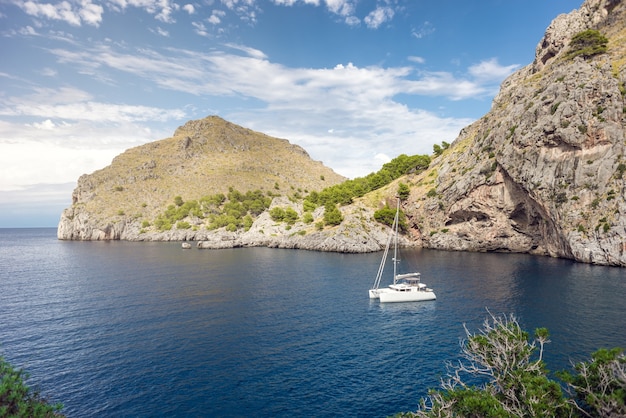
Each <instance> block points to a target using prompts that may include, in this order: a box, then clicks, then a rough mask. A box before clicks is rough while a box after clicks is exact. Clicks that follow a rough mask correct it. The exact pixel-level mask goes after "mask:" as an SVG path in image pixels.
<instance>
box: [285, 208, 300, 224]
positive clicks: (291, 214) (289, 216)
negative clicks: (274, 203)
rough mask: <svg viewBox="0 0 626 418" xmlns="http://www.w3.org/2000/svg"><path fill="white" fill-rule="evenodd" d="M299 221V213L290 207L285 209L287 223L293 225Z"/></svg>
mask: <svg viewBox="0 0 626 418" xmlns="http://www.w3.org/2000/svg"><path fill="white" fill-rule="evenodd" d="M297 220H298V212H296V211H295V210H294V209H293V208H291V207H289V208H287V209H285V222H287V223H288V224H289V225H293V224H295V223H296V221H297Z"/></svg>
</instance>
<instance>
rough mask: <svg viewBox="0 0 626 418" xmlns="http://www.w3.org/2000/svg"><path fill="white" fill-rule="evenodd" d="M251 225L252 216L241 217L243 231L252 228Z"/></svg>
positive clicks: (252, 221)
mask: <svg viewBox="0 0 626 418" xmlns="http://www.w3.org/2000/svg"><path fill="white" fill-rule="evenodd" d="M253 223H254V219H252V216H250V215H246V216H244V217H243V229H244V230H245V231H249V230H250V228H252V224H253Z"/></svg>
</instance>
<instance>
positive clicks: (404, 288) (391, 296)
mask: <svg viewBox="0 0 626 418" xmlns="http://www.w3.org/2000/svg"><path fill="white" fill-rule="evenodd" d="M399 213H400V200H398V205H397V208H396V216H395V218H394V220H393V225H392V226H391V229H392V231H393V233H392V234H391V235H390V236H389V240H388V241H387V245H386V246H385V252H384V253H383V258H382V260H381V262H380V266H379V267H378V273H377V274H376V279H375V280H374V286H372V288H371V289H370V290H369V296H370V299H378V300H380V301H381V302H418V301H424V300H435V299H437V296H435V292H434V291H433V289H430V288H429V287H427V286H426V285H425V284H424V283H422V282H421V275H420V273H405V274H397V265H398V216H399ZM392 239H393V241H394V251H393V284H390V285H389V287H383V288H381V287H379V286H380V280H381V278H382V275H383V270H384V269H385V261H386V260H387V256H388V254H389V247H390V246H391V241H392Z"/></svg>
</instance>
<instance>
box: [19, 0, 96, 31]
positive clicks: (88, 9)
mask: <svg viewBox="0 0 626 418" xmlns="http://www.w3.org/2000/svg"><path fill="white" fill-rule="evenodd" d="M16 4H17V5H18V6H19V7H20V8H21V9H22V10H24V12H25V13H26V14H28V15H31V16H35V17H39V18H45V19H51V20H61V21H64V22H66V23H68V24H70V25H72V26H81V24H82V23H83V22H84V23H86V24H88V25H92V26H96V27H97V26H99V25H100V22H102V13H103V12H104V9H103V8H102V6H100V5H98V4H94V3H92V2H91V1H90V0H80V1H78V2H69V1H67V0H63V1H61V2H59V3H56V4H51V3H39V2H35V1H32V0H27V1H18V2H17V3H16Z"/></svg>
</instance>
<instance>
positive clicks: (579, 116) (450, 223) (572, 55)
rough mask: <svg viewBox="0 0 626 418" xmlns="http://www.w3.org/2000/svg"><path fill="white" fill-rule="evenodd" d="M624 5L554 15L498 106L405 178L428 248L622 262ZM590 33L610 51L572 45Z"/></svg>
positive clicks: (625, 221)
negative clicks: (601, 39) (423, 167)
mask: <svg viewBox="0 0 626 418" xmlns="http://www.w3.org/2000/svg"><path fill="white" fill-rule="evenodd" d="M625 9H626V7H625V5H624V2H623V1H611V0H588V1H586V2H585V3H584V4H583V5H582V7H581V8H580V9H579V10H576V11H574V12H572V13H571V14H568V15H561V16H559V17H557V18H556V19H555V20H554V21H553V22H552V24H551V25H550V27H549V28H548V29H547V31H546V34H545V36H544V38H543V39H542V40H541V41H540V42H539V44H538V46H537V49H536V58H535V60H534V62H533V63H532V64H530V65H528V66H526V67H525V68H523V69H521V70H520V71H518V72H516V73H515V74H513V75H512V76H510V77H509V78H508V79H507V80H506V81H505V82H504V83H503V84H502V86H501V90H500V92H499V94H498V95H497V97H496V98H495V100H494V101H493V105H492V109H491V111H490V112H489V113H488V114H487V115H485V116H484V117H483V118H481V119H480V120H478V121H477V122H475V123H474V124H472V125H471V126H468V127H466V128H465V129H463V131H462V132H461V134H460V135H459V137H458V138H457V139H456V141H454V143H453V144H452V146H451V147H450V148H449V149H448V150H446V151H445V152H444V153H443V154H442V155H441V156H440V157H438V158H437V159H435V160H434V161H433V163H432V164H431V167H430V169H429V171H428V172H426V173H424V174H423V175H421V176H419V177H415V178H412V179H410V185H411V186H412V193H411V197H410V199H409V201H408V202H407V203H406V205H405V210H406V211H407V213H408V214H410V216H411V221H412V226H413V232H414V236H415V239H416V240H417V241H418V242H419V243H420V244H421V245H423V246H425V247H430V248H438V249H446V250H468V251H506V252H526V253H532V254H541V255H549V256H555V257H565V258H570V259H575V260H578V261H583V262H588V263H596V264H606V265H616V266H626V216H625V215H626V202H625V200H624V186H625V183H624V182H625V180H626V177H625V176H624V171H626V157H625V148H626V147H625V140H626V137H625V126H626V102H625V96H626V88H625V82H626V54H625V51H626V25H625V23H624V22H626V12H625ZM588 29H592V30H593V31H592V32H588V33H587V35H588V36H587V38H594V39H596V41H597V38H598V37H597V36H596V35H597V34H598V33H597V32H594V31H598V32H599V33H600V34H601V35H602V36H604V37H606V40H608V43H607V44H606V45H605V46H606V48H605V49H603V48H599V49H598V50H596V51H595V52H593V53H587V52H586V51H587V50H583V49H582V48H584V47H589V45H587V44H585V43H584V42H583V44H582V45H581V44H576V45H574V44H573V43H572V39H573V38H574V37H575V35H577V34H579V33H581V32H583V31H585V30H588ZM590 42H591V43H593V42H595V41H590ZM592 46H593V45H592ZM595 46H598V45H595Z"/></svg>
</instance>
